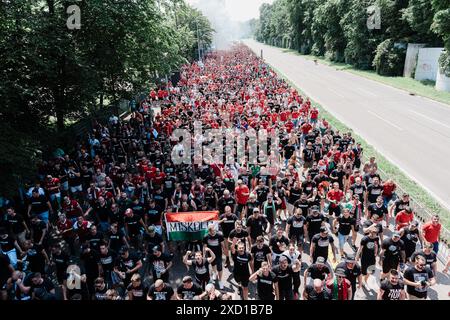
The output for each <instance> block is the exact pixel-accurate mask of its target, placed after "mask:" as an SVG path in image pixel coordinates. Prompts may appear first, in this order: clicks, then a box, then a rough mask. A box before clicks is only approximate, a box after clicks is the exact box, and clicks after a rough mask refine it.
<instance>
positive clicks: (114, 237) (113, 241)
mask: <svg viewBox="0 0 450 320" xmlns="http://www.w3.org/2000/svg"><path fill="white" fill-rule="evenodd" d="M124 236H125V234H124V233H123V231H122V230H118V231H117V232H116V233H112V232H111V231H110V232H109V234H108V238H109V248H110V249H112V250H114V251H119V249H120V248H121V247H122V246H123V245H124V242H123V237H124Z"/></svg>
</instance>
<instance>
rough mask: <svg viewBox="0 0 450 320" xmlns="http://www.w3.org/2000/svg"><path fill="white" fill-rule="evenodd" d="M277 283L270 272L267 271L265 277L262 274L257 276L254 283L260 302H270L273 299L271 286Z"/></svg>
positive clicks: (275, 277) (274, 276)
mask: <svg viewBox="0 0 450 320" xmlns="http://www.w3.org/2000/svg"><path fill="white" fill-rule="evenodd" d="M277 281H278V278H277V276H276V275H275V273H274V272H272V271H269V274H268V275H267V276H265V275H264V274H262V275H258V276H257V282H256V288H257V290H258V297H259V298H260V299H261V300H272V299H273V298H274V294H273V284H274V283H275V282H277Z"/></svg>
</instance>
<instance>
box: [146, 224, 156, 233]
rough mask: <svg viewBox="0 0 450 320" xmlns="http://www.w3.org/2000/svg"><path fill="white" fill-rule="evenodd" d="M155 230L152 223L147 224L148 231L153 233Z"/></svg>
mask: <svg viewBox="0 0 450 320" xmlns="http://www.w3.org/2000/svg"><path fill="white" fill-rule="evenodd" d="M155 231H156V228H155V226H154V225H151V226H148V232H150V233H153V232H155Z"/></svg>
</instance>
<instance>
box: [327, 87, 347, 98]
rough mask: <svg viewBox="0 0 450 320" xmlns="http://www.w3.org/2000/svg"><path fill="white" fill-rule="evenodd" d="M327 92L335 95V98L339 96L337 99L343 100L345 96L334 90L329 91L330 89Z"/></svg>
mask: <svg viewBox="0 0 450 320" xmlns="http://www.w3.org/2000/svg"><path fill="white" fill-rule="evenodd" d="M328 90H330V91H331V92H333V93H334V94H335V95H337V96H339V97H341V98H343V99H345V96H344V95H343V94H341V93H339V92H337V91H336V90H334V89H331V88H328Z"/></svg>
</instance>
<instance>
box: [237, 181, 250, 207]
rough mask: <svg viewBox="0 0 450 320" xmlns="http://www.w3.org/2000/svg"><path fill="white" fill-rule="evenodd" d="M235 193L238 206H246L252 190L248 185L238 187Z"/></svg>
mask: <svg viewBox="0 0 450 320" xmlns="http://www.w3.org/2000/svg"><path fill="white" fill-rule="evenodd" d="M234 193H235V194H236V202H237V203H238V204H246V203H247V200H248V198H249V196H250V190H249V189H248V187H247V186H246V185H242V186H240V187H239V186H238V187H236V188H235V189H234Z"/></svg>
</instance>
